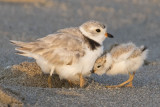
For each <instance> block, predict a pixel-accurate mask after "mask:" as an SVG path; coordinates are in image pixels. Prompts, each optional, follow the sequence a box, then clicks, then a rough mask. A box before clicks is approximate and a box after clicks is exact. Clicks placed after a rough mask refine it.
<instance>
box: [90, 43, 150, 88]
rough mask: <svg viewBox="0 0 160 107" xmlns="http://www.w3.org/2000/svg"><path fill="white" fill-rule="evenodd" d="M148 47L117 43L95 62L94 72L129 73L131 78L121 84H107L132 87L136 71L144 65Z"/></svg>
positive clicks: (108, 73)
mask: <svg viewBox="0 0 160 107" xmlns="http://www.w3.org/2000/svg"><path fill="white" fill-rule="evenodd" d="M147 53H148V49H147V48H146V47H144V46H141V47H136V46H135V45H134V44H133V43H126V44H120V45H115V46H113V47H112V48H111V49H110V52H106V53H104V55H102V56H101V57H100V58H98V59H97V60H96V62H95V64H94V70H93V72H94V73H96V74H98V75H102V74H104V73H106V74H107V75H117V74H129V79H128V80H127V81H125V82H123V83H121V84H119V85H113V86H106V87H108V88H116V87H122V86H125V85H126V84H128V85H126V86H128V87H132V81H133V79H134V75H135V72H136V71H137V70H138V69H139V68H140V67H141V66H142V64H143V63H144V60H145V59H146V57H147Z"/></svg>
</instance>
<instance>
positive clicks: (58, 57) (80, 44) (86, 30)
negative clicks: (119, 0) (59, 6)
mask: <svg viewBox="0 0 160 107" xmlns="http://www.w3.org/2000/svg"><path fill="white" fill-rule="evenodd" d="M106 30H107V27H106V26H105V25H104V24H102V23H100V22H97V21H88V22H85V23H84V24H82V25H81V26H79V27H71V28H65V29H61V30H58V31H57V32H56V33H53V34H50V35H48V36H46V37H43V38H40V39H37V40H36V41H34V42H28V43H27V42H20V41H14V40H11V43H12V44H14V45H16V46H17V48H16V49H15V50H17V51H18V52H17V54H19V55H22V56H27V57H32V58H34V59H35V60H36V62H37V64H38V65H39V66H40V68H41V69H42V72H44V73H46V74H50V76H49V78H48V84H49V87H52V82H51V81H52V80H51V79H52V78H51V76H52V74H58V75H59V77H60V79H66V80H68V81H69V82H71V83H75V84H77V83H78V84H80V87H83V86H84V84H85V80H84V77H85V76H88V75H89V74H90V70H91V69H92V68H93V65H94V63H95V61H96V59H97V58H98V57H99V56H100V55H101V54H102V53H103V41H104V40H105V36H106V37H110V38H113V36H112V35H111V34H109V33H107V32H106Z"/></svg>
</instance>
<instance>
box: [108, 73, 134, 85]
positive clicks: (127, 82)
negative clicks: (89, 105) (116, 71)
mask: <svg viewBox="0 0 160 107" xmlns="http://www.w3.org/2000/svg"><path fill="white" fill-rule="evenodd" d="M134 75H135V72H133V74H131V73H129V79H128V80H127V81H125V82H123V83H121V84H118V85H112V86H106V88H119V87H123V86H125V85H126V84H127V85H126V87H133V85H132V81H133V79H134Z"/></svg>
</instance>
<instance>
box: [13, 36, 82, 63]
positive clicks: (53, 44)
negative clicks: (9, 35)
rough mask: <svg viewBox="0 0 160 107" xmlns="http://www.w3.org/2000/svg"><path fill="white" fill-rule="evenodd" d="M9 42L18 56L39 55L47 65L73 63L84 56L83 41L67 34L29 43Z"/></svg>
mask: <svg viewBox="0 0 160 107" xmlns="http://www.w3.org/2000/svg"><path fill="white" fill-rule="evenodd" d="M11 42H12V43H14V44H15V45H17V46H18V47H19V48H17V49H16V50H18V51H19V53H18V54H20V55H23V56H29V55H30V53H32V54H35V55H40V56H41V57H43V58H44V59H45V60H47V61H48V62H49V63H52V64H56V65H59V64H72V63H75V62H76V61H78V60H79V58H80V57H82V56H83V55H84V54H85V51H84V47H83V42H84V41H83V39H81V38H79V37H77V36H74V35H70V34H67V33H57V34H51V35H48V36H46V37H44V38H40V39H38V40H37V41H35V42H30V43H24V42H17V41H11ZM29 57H30V56H29Z"/></svg>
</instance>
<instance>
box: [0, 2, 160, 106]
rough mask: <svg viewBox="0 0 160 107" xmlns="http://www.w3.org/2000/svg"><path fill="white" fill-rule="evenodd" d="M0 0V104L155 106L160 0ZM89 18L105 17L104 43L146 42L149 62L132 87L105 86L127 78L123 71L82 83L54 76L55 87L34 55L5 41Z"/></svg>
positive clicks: (158, 98) (159, 94)
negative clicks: (20, 51)
mask: <svg viewBox="0 0 160 107" xmlns="http://www.w3.org/2000/svg"><path fill="white" fill-rule="evenodd" d="M0 1H3V2H0V107H1V106H2V107H8V106H37V107H51V106H54V107H56V106H58V107H59V106H60V107H63V106H65V107H66V106H68V107H72V106H89V107H90V106H92V107H99V106H105V107H132V106H133V107H159V105H160V1H159V0H65V1H63V0H40V2H37V0H33V2H26V0H23V2H17V1H18V0H13V2H11V1H12V0H6V1H7V2H6V1H5V0H0ZM4 1H5V2H4ZM29 1H30V0H29ZM90 19H93V20H98V21H101V22H103V23H106V24H107V26H108V32H109V33H111V34H113V35H114V37H115V38H114V39H109V38H107V39H106V41H105V42H104V48H105V49H108V48H109V47H110V46H111V45H112V44H114V43H122V42H129V41H132V42H134V43H135V44H137V45H138V46H140V45H142V44H143V45H146V46H147V47H148V48H149V50H150V51H149V55H148V59H147V60H148V61H150V62H151V63H150V64H149V65H145V66H143V67H142V68H141V69H140V70H139V71H137V73H136V75H135V79H134V81H133V84H134V88H120V89H106V88H105V87H104V85H105V84H107V85H114V84H118V83H121V82H123V81H125V80H126V79H127V78H128V77H127V76H122V75H118V76H105V75H103V76H97V75H92V76H91V78H90V79H87V80H88V84H86V87H85V88H79V87H77V86H73V87H72V88H70V87H69V84H68V82H67V81H65V80H62V81H60V80H59V78H58V76H54V77H53V83H54V88H52V89H50V88H47V77H48V75H44V74H42V72H41V70H40V69H39V67H38V66H37V65H36V63H34V60H33V59H29V58H26V57H23V56H18V55H16V54H14V52H15V50H14V46H12V45H11V44H10V43H9V40H11V39H12V40H20V41H33V40H35V39H37V38H40V37H43V36H45V35H48V34H50V33H53V32H55V31H56V30H58V29H60V28H65V27H70V26H79V25H80V24H82V23H83V22H85V21H88V20H90ZM93 80H94V81H93Z"/></svg>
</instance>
